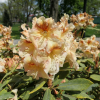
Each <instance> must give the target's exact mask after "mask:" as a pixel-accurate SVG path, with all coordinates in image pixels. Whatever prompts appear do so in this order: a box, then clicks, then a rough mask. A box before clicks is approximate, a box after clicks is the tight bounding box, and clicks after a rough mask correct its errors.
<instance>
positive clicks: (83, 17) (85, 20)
mask: <svg viewBox="0 0 100 100" xmlns="http://www.w3.org/2000/svg"><path fill="white" fill-rule="evenodd" d="M93 20H94V19H93V18H92V16H91V15H89V14H87V13H86V12H85V13H80V14H78V15H76V16H75V15H74V14H73V15H72V16H71V17H70V21H71V22H72V23H73V24H74V25H75V29H77V30H79V29H80V28H83V29H85V28H86V27H87V26H88V25H91V26H92V27H95V26H96V24H94V23H93Z"/></svg>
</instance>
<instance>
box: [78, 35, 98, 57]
mask: <svg viewBox="0 0 100 100" xmlns="http://www.w3.org/2000/svg"><path fill="white" fill-rule="evenodd" d="M98 45H99V42H98V41H96V36H95V35H93V36H91V37H90V38H87V39H86V40H83V39H80V41H79V49H81V50H82V51H83V53H84V56H87V57H91V56H92V55H93V56H94V58H96V57H97V55H98V54H99V50H98Z"/></svg>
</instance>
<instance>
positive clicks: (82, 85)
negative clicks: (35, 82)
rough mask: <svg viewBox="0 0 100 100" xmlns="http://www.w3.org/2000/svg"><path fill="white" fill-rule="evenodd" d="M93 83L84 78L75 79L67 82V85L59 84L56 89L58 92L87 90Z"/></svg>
mask: <svg viewBox="0 0 100 100" xmlns="http://www.w3.org/2000/svg"><path fill="white" fill-rule="evenodd" d="M92 84H93V82H91V81H90V80H88V79H85V78H77V79H73V80H70V81H68V82H67V83H66V82H65V83H63V84H60V85H59V86H58V89H60V90H67V91H82V90H85V89H87V88H88V87H89V86H90V85H92Z"/></svg>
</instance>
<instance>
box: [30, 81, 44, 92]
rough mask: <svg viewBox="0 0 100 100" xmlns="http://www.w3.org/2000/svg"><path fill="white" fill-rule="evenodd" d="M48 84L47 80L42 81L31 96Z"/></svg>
mask: <svg viewBox="0 0 100 100" xmlns="http://www.w3.org/2000/svg"><path fill="white" fill-rule="evenodd" d="M45 83H46V80H44V81H42V82H41V83H40V84H39V85H38V86H37V87H36V88H35V89H34V90H33V91H31V92H30V93H29V94H31V93H34V92H36V91H37V90H39V89H40V88H41V87H43V85H44V84H45Z"/></svg>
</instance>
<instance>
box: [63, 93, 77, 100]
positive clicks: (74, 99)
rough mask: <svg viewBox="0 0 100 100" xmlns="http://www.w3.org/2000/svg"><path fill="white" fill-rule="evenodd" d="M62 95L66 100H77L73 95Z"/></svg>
mask: <svg viewBox="0 0 100 100" xmlns="http://www.w3.org/2000/svg"><path fill="white" fill-rule="evenodd" d="M62 95H63V99H64V100H76V98H75V97H73V96H71V95H67V94H62Z"/></svg>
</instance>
